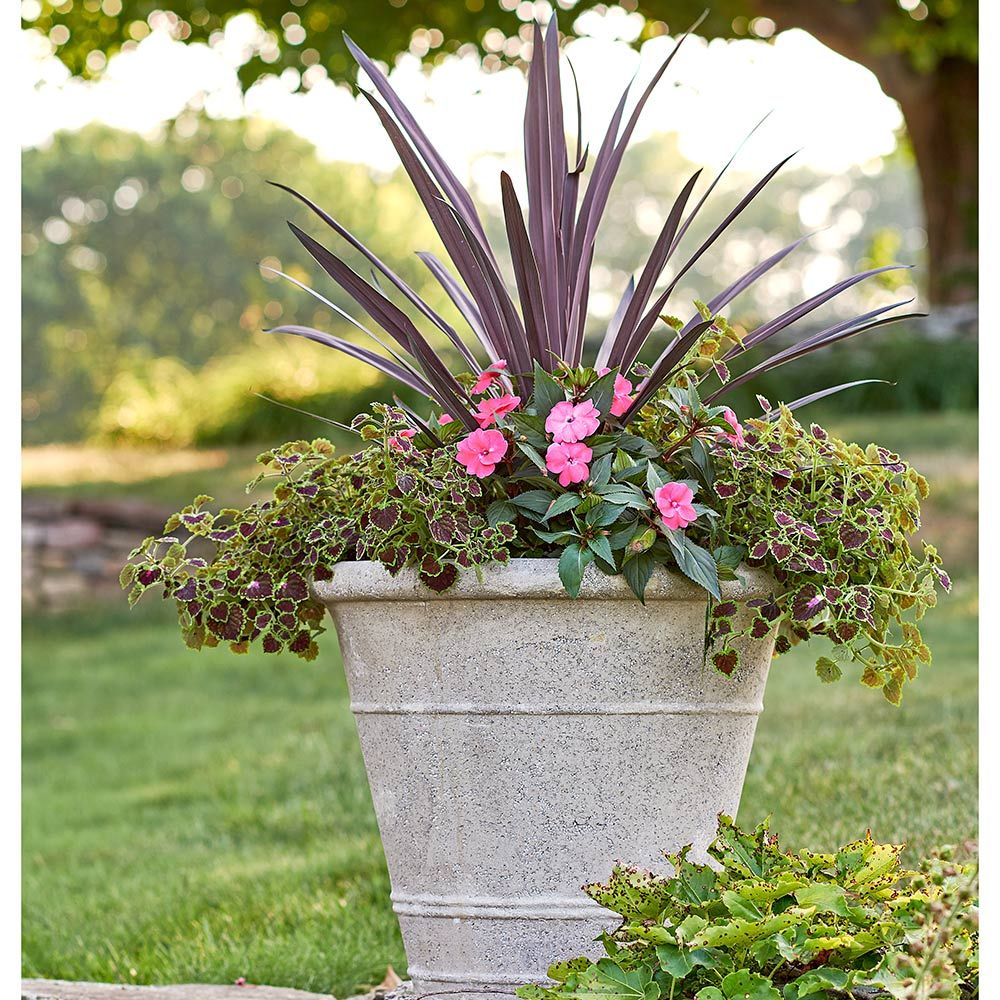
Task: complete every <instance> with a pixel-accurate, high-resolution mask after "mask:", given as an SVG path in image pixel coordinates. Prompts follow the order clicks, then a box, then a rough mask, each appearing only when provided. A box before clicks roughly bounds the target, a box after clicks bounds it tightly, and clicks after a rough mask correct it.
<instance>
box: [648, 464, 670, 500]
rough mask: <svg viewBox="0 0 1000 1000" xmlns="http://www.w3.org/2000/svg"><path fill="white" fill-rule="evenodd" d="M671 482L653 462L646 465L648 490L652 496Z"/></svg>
mask: <svg viewBox="0 0 1000 1000" xmlns="http://www.w3.org/2000/svg"><path fill="white" fill-rule="evenodd" d="M669 482H670V480H669V479H668V478H667V476H666V474H665V473H664V471H663V470H662V469H661V468H660V467H659V466H658V465H654V464H653V463H652V462H647V463H646V488H647V489H648V490H649V492H650V494H655V493H656V491H657V490H658V489H659V488H660V487H661V486H663V485H665V484H666V483H669Z"/></svg>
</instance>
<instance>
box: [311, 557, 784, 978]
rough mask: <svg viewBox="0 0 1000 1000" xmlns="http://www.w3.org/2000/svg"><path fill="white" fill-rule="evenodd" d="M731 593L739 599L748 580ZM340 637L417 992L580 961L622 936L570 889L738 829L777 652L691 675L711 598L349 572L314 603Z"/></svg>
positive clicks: (592, 578)
mask: <svg viewBox="0 0 1000 1000" xmlns="http://www.w3.org/2000/svg"><path fill="white" fill-rule="evenodd" d="M741 576H742V578H743V579H742V581H741V582H729V583H725V584H723V597H724V599H730V600H736V601H745V600H746V599H748V598H750V597H753V596H760V595H763V594H766V593H770V592H771V591H772V588H773V586H774V584H773V581H772V580H771V578H770V577H769V576H767V575H766V574H764V573H762V572H760V571H749V572H745V573H744V572H741ZM314 592H315V594H316V596H317V597H318V598H319V599H320V600H322V601H323V602H324V603H325V604H326V605H327V607H328V608H329V609H330V612H331V615H332V617H333V619H334V622H335V624H336V627H337V633H338V635H339V637H340V644H341V651H342V654H343V660H344V667H345V670H346V673H347V680H348V685H349V687H350V692H351V699H352V709H353V711H354V713H355V719H356V721H357V726H358V733H359V736H360V738H361V747H362V751H363V754H364V758H365V766H366V768H367V771H368V778H369V783H370V785H371V789H372V798H373V800H374V803H375V811H376V815H377V817H378V823H379V829H380V831H381V834H382V842H383V845H384V848H385V853H386V860H387V862H388V866H389V874H390V878H391V880H392V886H393V893H392V899H393V907H394V909H395V911H396V913H397V914H398V916H399V921H400V926H401V929H402V933H403V941H404V944H405V945H406V951H407V956H408V959H409V966H410V975H411V976H412V978H413V980H414V986H415V991H416V993H417V994H418V995H419V994H421V993H426V992H435V991H438V990H441V991H450V992H454V991H456V990H457V991H460V992H462V993H465V994H467V995H469V996H481V997H485V996H487V995H489V991H491V990H503V991H506V992H510V991H511V990H512V989H513V987H514V986H516V985H517V984H519V983H524V982H528V981H531V980H537V979H541V978H544V976H545V971H546V968H547V967H548V964H549V963H550V962H551V961H553V960H555V959H558V958H565V957H569V956H572V955H575V954H583V953H586V952H593V951H594V950H595V949H594V945H593V938H594V937H595V936H596V935H597V934H598V933H599V932H600V931H601V930H602V929H605V928H607V929H610V928H611V927H612V926H613V924H614V917H613V916H612V915H610V914H608V913H607V912H606V911H604V910H602V909H601V908H600V907H598V906H597V905H596V904H594V903H592V902H591V901H590V900H589V899H588V898H587V897H586V896H585V895H584V894H583V893H582V892H580V890H579V886H580V884H581V883H582V882H585V881H593V880H595V879H604V878H605V877H606V876H607V875H608V873H609V871H610V869H611V867H612V865H613V864H614V862H615V861H616V860H621V861H623V862H626V863H633V864H638V865H641V866H645V867H650V868H655V869H659V870H661V871H665V870H667V868H666V865H665V863H664V862H663V860H662V857H661V851H662V850H664V849H666V850H675V849H677V848H679V847H681V846H683V845H684V844H687V843H693V844H694V845H695V853H696V855H698V856H701V857H704V854H703V851H704V848H705V847H706V846H707V844H708V843H709V841H710V840H711V838H712V836H713V834H714V831H715V824H716V816H717V814H718V813H719V812H727V813H730V814H733V813H735V811H736V809H737V807H738V805H739V798H740V792H741V790H742V785H743V778H744V775H745V773H746V766H747V761H748V759H749V755H750V748H751V746H752V743H753V735H754V730H755V728H756V724H757V715H758V714H759V712H760V710H761V708H762V697H763V691H764V685H765V683H766V680H767V670H768V666H769V664H770V657H771V649H772V645H773V643H768V642H757V643H752V644H749V645H746V646H743V647H742V649H741V652H742V653H743V657H742V663H741V665H740V667H739V668H738V670H737V671H736V673H735V674H734V675H733V677H731V678H727V677H724V676H722V675H721V674H719V673H718V672H717V671H716V670H715V669H714V668H713V667H712V666H711V664H709V663H707V662H706V661H705V658H704V655H703V652H704V651H703V636H704V626H705V609H706V598H705V594H704V592H703V591H702V590H701V589H700V588H698V587H696V586H695V585H694V584H693V583H691V582H690V581H688V580H687V579H686V578H684V577H681V576H679V575H675V574H672V573H668V572H667V571H665V570H658V571H657V572H656V573H655V574H654V576H653V578H652V580H651V581H650V583H649V586H648V588H647V590H646V606H645V607H644V606H643V605H641V604H640V603H639V602H638V601H637V600H636V599H635V597H634V596H633V595H632V593H631V591H630V590H629V589H628V587H627V585H626V584H625V582H624V580H622V579H621V578H619V577H608V576H605V575H604V574H602V573H600V572H599V571H598V570H596V569H595V568H594V567H590V568H589V569H588V570H587V572H586V574H585V576H584V582H583V586H582V588H581V593H580V597H579V598H577V599H576V600H573V599H571V598H569V597H568V596H567V595H566V593H565V592H564V591H563V589H562V584H561V583H560V582H559V576H558V572H557V562H556V560H554V559H513V560H511V561H510V562H509V563H507V564H506V565H502V566H501V565H495V566H490V567H488V568H486V569H484V570H483V571H482V579H481V580H480V579H479V578H478V577H477V574H476V573H475V572H474V571H467V572H464V573H462V574H461V575H460V577H459V579H458V582H457V583H456V584H455V585H454V586H453V587H452V588H451V589H450V590H448V591H447V592H445V593H443V594H438V593H435V592H434V591H432V590H430V589H429V588H428V587H426V586H425V585H423V584H422V583H420V582H419V580H418V579H417V575H416V573H415V572H414V571H412V570H404V571H403V572H402V573H400V574H399V575H398V576H396V577H395V578H393V577H391V576H390V575H389V573H388V572H387V571H386V570H385V568H384V567H383V566H382V565H381V564H379V563H373V562H357V563H341V564H339V565H338V566H336V567H335V573H334V577H333V579H332V580H329V581H325V582H323V583H318V584H316V585H315V586H314Z"/></svg>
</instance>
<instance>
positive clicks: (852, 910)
mask: <svg viewBox="0 0 1000 1000" xmlns="http://www.w3.org/2000/svg"><path fill="white" fill-rule="evenodd" d="M769 825H770V824H769V822H768V821H767V820H765V821H764V822H762V823H760V824H759V825H758V826H757V827H756V828H755V829H754V831H753V832H752V833H749V832H746V831H743V830H741V829H740V828H739V827H737V826H736V825H735V824H734V823H733V821H732V820H731V819H730V818H729V817H728V816H720V817H719V827H718V833H717V835H716V838H715V840H714V842H713V843H712V844H711V845H709V847H708V857H709V863H707V864H706V863H696V862H693V861H691V860H690V858H689V854H690V848H689V847H688V848H683V849H682V850H680V851H678V852H676V853H672V854H666V855H665V858H666V860H667V862H668V863H669V864H670V867H671V874H670V875H669V876H663V875H656V874H654V873H652V872H648V871H641V870H639V869H637V868H633V867H625V866H621V865H619V866H617V867H616V868H615V869H614V871H613V872H612V874H611V877H610V878H609V879H608V881H607V882H605V883H594V884H591V885H586V886H584V887H583V888H584V892H586V894H587V895H588V896H590V898H591V899H593V900H594V901H595V902H597V903H600V904H601V906H603V907H605V908H606V909H609V910H611V911H612V912H614V913H617V914H619V915H620V916H621V923H620V924H619V926H618V927H617V928H616V929H614V930H613V931H612V932H610V933H608V932H605V933H604V935H603V937H602V940H603V944H604V948H605V951H606V957H605V958H602V959H599V960H594V959H591V958H583V957H581V958H569V959H568V960H565V961H560V962H557V963H556V964H555V965H553V966H552V967H551V968H550V969H549V978H550V979H552V980H554V981H555V982H554V985H549V984H540V985H529V986H524V987H521V988H519V989H518V990H517V994H518V996H519V997H521V998H522V1000H583V998H592V997H595V996H601V997H605V998H622V1000H625V998H636V1000H638V998H640V997H641V998H642V1000H657V998H659V997H671V998H672V997H674V996H675V995H676V996H677V997H693V998H694V1000H730V998H740V1000H746V998H750V1000H797V998H799V997H815V998H817V1000H823V998H826V1000H831V998H833V997H837V996H850V995H852V994H854V993H855V991H856V990H858V988H859V987H860V988H862V989H869V990H874V992H875V994H876V995H879V994H881V995H891V996H894V997H898V998H901V1000H925V998H930V997H941V998H945V997H950V998H954V1000H959V998H961V997H965V996H975V995H976V994H978V992H979V943H978V942H979V932H978V926H979V925H978V911H977V905H978V901H977V899H976V892H977V880H978V874H977V868H976V866H975V865H973V864H962V863H958V862H956V861H955V850H954V848H951V847H948V848H942V849H940V850H938V851H936V852H935V853H934V854H933V855H932V857H931V858H928V859H925V860H924V861H922V862H921V864H920V870H919V871H907V870H905V869H903V868H902V867H901V865H900V863H899V855H900V852H901V851H902V847H901V846H898V845H893V844H880V843H877V842H876V841H875V840H874V839H873V838H872V836H871V833H870V831H869V833H867V834H866V835H865V836H864V837H863V838H861V839H860V840H855V841H852V842H851V843H849V844H846V845H844V846H843V847H841V848H840V849H839V850H837V851H834V852H829V853H825V852H815V851H809V850H800V851H798V852H795V853H792V852H786V851H782V850H781V849H780V848H779V846H778V840H777V837H776V836H773V835H771V834H770V833H769Z"/></svg>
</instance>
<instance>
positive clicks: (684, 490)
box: [653, 483, 698, 531]
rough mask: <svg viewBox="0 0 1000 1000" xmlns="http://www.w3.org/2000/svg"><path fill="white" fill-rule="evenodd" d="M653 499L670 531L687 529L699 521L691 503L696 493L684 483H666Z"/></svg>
mask: <svg viewBox="0 0 1000 1000" xmlns="http://www.w3.org/2000/svg"><path fill="white" fill-rule="evenodd" d="M653 499H654V500H655V501H656V506H657V508H658V509H659V511H660V518H661V520H662V521H663V523H664V524H665V525H666V527H667V529H668V530H670V531H677V529H678V528H686V527H687V526H688V525H689V524H691V523H692V522H693V521H696V520H697V519H698V515H697V514H696V513H695V509H694V507H692V506H691V501H692V500H694V493H693V492H692V491H691V487H690V486H685V485H684V484H683V483H665V484H664V485H663V486H661V487H660V488H659V489H658V490H657V491H656V492H655V493H654V494H653Z"/></svg>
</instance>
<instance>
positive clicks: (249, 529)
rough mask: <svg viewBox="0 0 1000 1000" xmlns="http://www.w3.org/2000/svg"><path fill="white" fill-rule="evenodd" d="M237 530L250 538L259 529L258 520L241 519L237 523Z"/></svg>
mask: <svg viewBox="0 0 1000 1000" xmlns="http://www.w3.org/2000/svg"><path fill="white" fill-rule="evenodd" d="M237 530H238V531H239V533H240V534H241V535H242V536H243V537H244V538H249V537H250V536H251V535H252V534H253V533H254V532H255V531H256V530H257V522H256V521H241V522H240V523H239V524H238V525H237Z"/></svg>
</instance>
